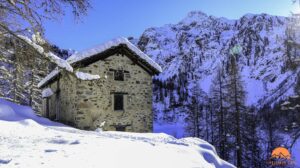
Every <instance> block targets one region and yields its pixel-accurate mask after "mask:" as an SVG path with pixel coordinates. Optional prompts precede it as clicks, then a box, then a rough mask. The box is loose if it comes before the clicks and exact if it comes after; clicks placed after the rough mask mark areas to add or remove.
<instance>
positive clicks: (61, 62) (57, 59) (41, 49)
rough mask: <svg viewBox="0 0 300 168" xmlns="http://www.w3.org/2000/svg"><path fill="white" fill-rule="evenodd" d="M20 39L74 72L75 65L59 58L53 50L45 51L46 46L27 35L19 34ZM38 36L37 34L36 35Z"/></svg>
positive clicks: (59, 65)
mask: <svg viewBox="0 0 300 168" xmlns="http://www.w3.org/2000/svg"><path fill="white" fill-rule="evenodd" d="M18 37H19V38H20V39H22V40H23V41H25V42H26V43H27V44H28V45H30V46H31V47H33V48H34V49H35V50H36V51H37V52H38V53H39V54H41V55H43V56H45V57H46V58H47V59H49V60H50V61H51V62H53V63H55V64H56V65H57V66H58V67H59V68H62V69H65V70H67V71H69V72H73V67H72V66H71V65H70V64H69V63H68V62H67V61H66V60H64V59H61V58H59V57H58V56H56V55H55V54H53V53H52V52H45V50H44V48H43V47H42V46H40V45H38V44H37V43H35V42H33V41H32V40H30V39H29V38H28V37H26V36H22V35H18ZM34 37H36V36H34Z"/></svg>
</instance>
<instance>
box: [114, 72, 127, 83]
mask: <svg viewBox="0 0 300 168" xmlns="http://www.w3.org/2000/svg"><path fill="white" fill-rule="evenodd" d="M116 74H118V76H117V75H116ZM120 74H121V75H120ZM118 77H119V78H118ZM114 80H115V81H125V72H124V71H123V70H115V71H114Z"/></svg>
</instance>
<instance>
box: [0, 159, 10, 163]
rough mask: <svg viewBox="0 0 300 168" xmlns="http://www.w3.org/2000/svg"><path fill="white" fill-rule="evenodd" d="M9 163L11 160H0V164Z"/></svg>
mask: <svg viewBox="0 0 300 168" xmlns="http://www.w3.org/2000/svg"><path fill="white" fill-rule="evenodd" d="M10 161H11V159H10V160H3V159H0V164H8V163H9V162H10Z"/></svg>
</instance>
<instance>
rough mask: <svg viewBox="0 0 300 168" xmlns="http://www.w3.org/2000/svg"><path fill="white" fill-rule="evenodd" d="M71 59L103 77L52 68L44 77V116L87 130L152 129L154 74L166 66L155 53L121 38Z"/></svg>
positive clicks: (79, 67) (78, 66) (76, 66)
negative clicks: (150, 54)
mask: <svg viewBox="0 0 300 168" xmlns="http://www.w3.org/2000/svg"><path fill="white" fill-rule="evenodd" d="M67 61H68V62H69V63H70V64H71V65H72V66H73V67H74V70H77V71H78V72H80V73H82V74H86V73H89V74H93V75H99V76H100V79H96V80H82V78H81V79H79V78H78V77H77V76H76V75H74V74H70V73H66V72H64V71H60V70H58V69H55V70H53V71H52V72H51V73H50V74H49V75H48V76H46V77H45V78H44V79H43V80H42V81H41V82H40V83H39V88H41V89H43V91H42V92H43V104H42V106H43V108H42V109H43V112H42V115H43V116H45V117H48V118H50V119H54V120H58V121H60V122H62V123H66V124H68V125H72V126H74V127H77V128H81V129H88V130H93V129H96V128H99V127H101V128H102V129H103V130H116V131H130V132H151V131H152V123H153V114H152V76H154V75H157V74H159V73H160V72H161V71H162V70H161V67H160V66H159V65H158V64H157V63H155V62H154V61H153V60H152V59H151V58H150V57H148V56H147V55H146V54H144V53H143V52H142V51H140V50H139V49H138V48H137V47H135V46H134V45H133V44H132V43H130V42H129V41H128V40H127V39H125V38H118V39H115V40H112V41H109V42H107V43H105V44H102V45H99V46H96V47H94V48H91V49H88V50H85V51H83V52H79V53H75V54H74V55H72V56H71V57H70V58H68V59H67ZM104 123H105V124H104Z"/></svg>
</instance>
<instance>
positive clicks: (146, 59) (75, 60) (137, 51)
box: [38, 37, 162, 87]
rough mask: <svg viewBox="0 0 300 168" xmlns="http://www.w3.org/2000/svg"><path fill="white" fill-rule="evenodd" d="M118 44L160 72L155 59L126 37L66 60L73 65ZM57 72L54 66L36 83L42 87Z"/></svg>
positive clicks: (76, 54) (78, 53)
mask: <svg viewBox="0 0 300 168" xmlns="http://www.w3.org/2000/svg"><path fill="white" fill-rule="evenodd" d="M120 45H126V46H127V47H128V49H130V50H131V51H132V52H134V53H135V54H136V55H137V56H138V59H139V61H141V62H142V63H144V64H147V65H148V66H150V67H151V68H152V69H154V70H155V71H156V73H160V72H162V68H161V67H160V66H159V65H158V64H157V63H156V62H155V61H153V60H152V59H151V58H150V57H149V56H148V55H146V54H145V53H144V52H142V51H141V50H140V49H138V48H137V47H136V46H135V45H133V44H132V43H131V42H130V41H129V40H128V39H127V38H124V37H121V38H117V39H114V40H111V41H108V42H106V43H104V44H101V45H98V46H96V47H93V48H90V49H87V50H84V51H81V52H77V53H75V54H73V55H71V56H70V57H69V58H68V59H67V62H68V63H69V64H71V65H74V64H76V63H79V62H81V61H83V60H85V59H88V58H91V57H94V56H96V55H97V54H100V53H102V52H104V51H106V50H108V49H111V48H113V47H118V46H120ZM59 73H60V70H58V69H57V68H56V69H55V70H53V71H52V72H51V73H50V74H49V75H47V76H46V77H45V78H44V79H43V80H41V81H40V83H39V84H38V87H43V86H44V85H45V84H47V83H48V82H49V81H50V80H52V79H54V78H55V77H56V76H57V75H58V74H59Z"/></svg>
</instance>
